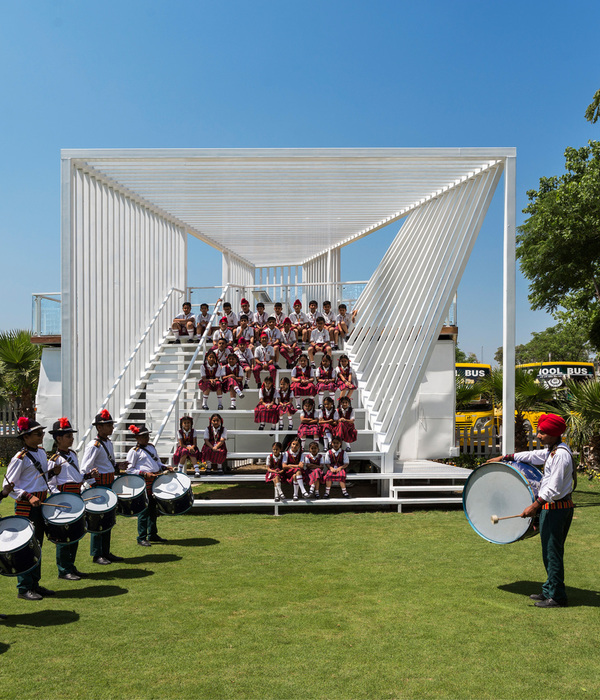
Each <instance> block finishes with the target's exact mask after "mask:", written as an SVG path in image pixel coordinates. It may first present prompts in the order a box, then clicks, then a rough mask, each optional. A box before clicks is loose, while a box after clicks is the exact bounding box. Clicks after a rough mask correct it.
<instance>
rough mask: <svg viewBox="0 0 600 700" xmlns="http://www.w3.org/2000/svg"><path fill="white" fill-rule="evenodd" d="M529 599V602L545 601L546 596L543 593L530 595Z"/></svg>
mask: <svg viewBox="0 0 600 700" xmlns="http://www.w3.org/2000/svg"><path fill="white" fill-rule="evenodd" d="M529 597H530V598H531V600H546V596H545V595H544V594H543V593H532V594H531V595H530V596H529Z"/></svg>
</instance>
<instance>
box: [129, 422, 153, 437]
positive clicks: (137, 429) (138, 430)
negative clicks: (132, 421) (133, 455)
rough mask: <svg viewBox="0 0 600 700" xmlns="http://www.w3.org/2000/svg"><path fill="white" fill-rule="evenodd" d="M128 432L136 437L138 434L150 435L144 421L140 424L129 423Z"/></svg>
mask: <svg viewBox="0 0 600 700" xmlns="http://www.w3.org/2000/svg"><path fill="white" fill-rule="evenodd" d="M129 432H130V433H133V434H134V435H135V436H136V437H139V436H140V435H150V431H149V430H148V428H146V426H145V424H144V423H142V424H141V425H130V426H129Z"/></svg>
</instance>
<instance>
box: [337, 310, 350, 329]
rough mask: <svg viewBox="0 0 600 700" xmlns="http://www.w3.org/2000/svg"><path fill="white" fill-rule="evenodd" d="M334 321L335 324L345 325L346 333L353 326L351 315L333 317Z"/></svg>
mask: <svg viewBox="0 0 600 700" xmlns="http://www.w3.org/2000/svg"><path fill="white" fill-rule="evenodd" d="M335 321H336V323H345V324H346V328H347V329H348V332H350V329H351V328H352V326H353V323H352V316H351V314H338V315H337V316H336V317H335Z"/></svg>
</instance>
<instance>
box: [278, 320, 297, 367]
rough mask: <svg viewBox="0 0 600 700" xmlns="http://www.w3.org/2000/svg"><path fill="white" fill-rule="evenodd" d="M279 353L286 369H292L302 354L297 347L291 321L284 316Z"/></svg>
mask: <svg viewBox="0 0 600 700" xmlns="http://www.w3.org/2000/svg"><path fill="white" fill-rule="evenodd" d="M279 352H280V353H281V355H282V357H283V358H284V359H285V362H286V365H285V366H286V369H292V368H293V367H295V366H296V362H298V358H299V357H300V355H301V354H302V350H300V347H299V346H298V336H297V334H296V331H295V330H294V329H293V327H292V321H291V319H290V318H288V317H287V316H286V318H284V319H283V330H282V331H281V347H280V348H279Z"/></svg>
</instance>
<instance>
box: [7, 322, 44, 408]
mask: <svg viewBox="0 0 600 700" xmlns="http://www.w3.org/2000/svg"><path fill="white" fill-rule="evenodd" d="M41 356H42V349H41V348H40V347H39V346H37V345H33V344H32V342H31V333H30V332H29V331H21V330H13V331H3V332H0V398H1V399H3V400H4V401H5V402H6V403H9V404H11V405H12V406H14V408H16V409H17V410H18V411H19V412H20V413H22V414H23V415H26V416H29V417H30V418H33V417H34V412H35V392H36V390H37V385H38V379H39V376H40V358H41Z"/></svg>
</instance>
